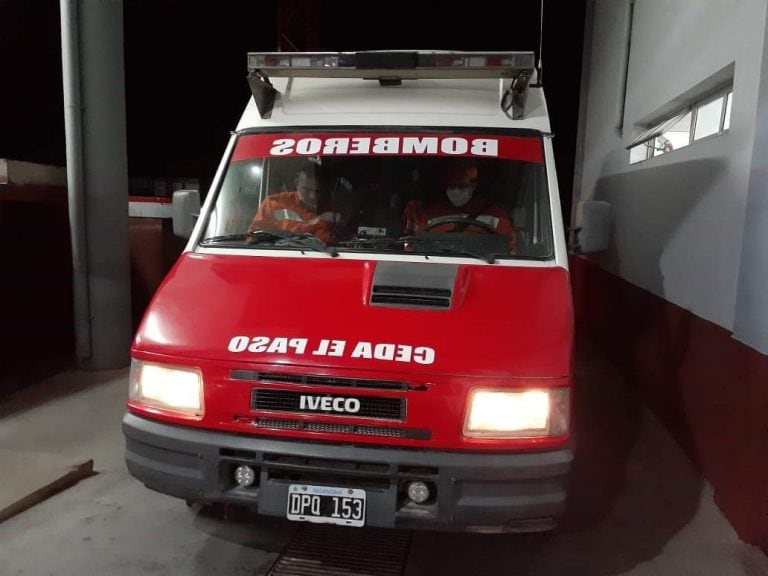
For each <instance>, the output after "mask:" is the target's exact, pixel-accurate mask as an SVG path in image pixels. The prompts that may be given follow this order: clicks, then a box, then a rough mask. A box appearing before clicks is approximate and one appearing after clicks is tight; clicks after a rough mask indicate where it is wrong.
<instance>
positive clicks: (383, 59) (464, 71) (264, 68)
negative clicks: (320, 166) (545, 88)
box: [248, 50, 536, 118]
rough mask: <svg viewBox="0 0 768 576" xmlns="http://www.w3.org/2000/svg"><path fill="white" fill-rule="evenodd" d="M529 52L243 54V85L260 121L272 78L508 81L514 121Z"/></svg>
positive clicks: (271, 97) (507, 102) (267, 108)
mask: <svg viewBox="0 0 768 576" xmlns="http://www.w3.org/2000/svg"><path fill="white" fill-rule="evenodd" d="M535 62H536V58H535V55H534V53H533V52H440V51H432V52H425V51H415V52H414V51H405V50H402V51H370V52H249V53H248V83H249V84H250V86H251V92H252V93H253V98H254V100H255V101H256V106H257V107H258V109H259V114H260V115H261V117H262V118H269V117H270V116H271V114H272V108H273V107H274V104H275V98H276V97H277V94H278V92H277V90H276V89H275V88H274V86H272V83H271V82H270V81H269V78H270V76H272V77H279V76H282V77H314V78H363V79H376V80H379V82H380V83H381V84H382V85H393V84H399V83H400V81H401V80H411V79H419V78H432V79H449V78H452V79H469V78H513V79H514V81H513V83H512V85H511V86H510V88H509V89H508V91H507V93H506V94H505V96H504V98H503V100H502V103H501V106H502V109H503V110H504V111H505V112H507V111H508V110H509V108H512V109H513V114H512V117H513V118H520V117H522V114H523V109H524V108H525V97H526V88H527V86H528V81H529V80H530V79H531V77H532V76H533V71H534V69H535Z"/></svg>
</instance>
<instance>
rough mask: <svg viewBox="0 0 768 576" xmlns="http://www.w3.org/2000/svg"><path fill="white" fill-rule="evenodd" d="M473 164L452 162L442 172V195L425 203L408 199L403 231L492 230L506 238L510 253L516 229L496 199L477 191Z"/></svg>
mask: <svg viewBox="0 0 768 576" xmlns="http://www.w3.org/2000/svg"><path fill="white" fill-rule="evenodd" d="M477 176H478V170H477V166H476V165H475V164H474V163H471V162H467V161H465V162H460V163H457V164H453V165H452V166H451V168H450V170H449V171H448V173H447V174H446V176H445V179H444V184H445V196H444V197H443V198H442V199H441V200H440V201H439V202H437V203H433V204H427V205H425V204H424V203H422V202H421V201H419V200H412V201H411V202H409V203H408V205H407V206H406V207H405V214H404V216H405V232H404V233H405V234H406V235H408V236H411V235H414V234H419V233H422V232H445V233H449V232H465V233H468V234H475V233H485V234H490V233H496V234H499V235H500V236H503V237H504V238H506V239H507V243H508V247H509V251H510V253H512V254H514V253H515V250H516V248H517V241H516V233H515V229H514V227H513V225H512V222H511V220H510V219H509V215H508V214H507V211H506V210H505V209H504V207H503V206H501V204H499V203H498V202H492V201H490V200H489V199H488V198H485V197H483V196H482V195H480V194H477V193H476V191H477Z"/></svg>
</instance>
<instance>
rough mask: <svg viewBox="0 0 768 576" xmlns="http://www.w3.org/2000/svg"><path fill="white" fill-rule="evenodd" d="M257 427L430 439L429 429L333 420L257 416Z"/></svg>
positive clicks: (255, 423) (253, 422)
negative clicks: (341, 422)
mask: <svg viewBox="0 0 768 576" xmlns="http://www.w3.org/2000/svg"><path fill="white" fill-rule="evenodd" d="M252 424H253V425H254V426H256V427H257V428H270V429H272V430H303V431H306V432H324V433H327V434H357V435H360V436H378V437H382V438H408V439H411V440H429V439H430V438H431V437H432V434H431V433H430V431H429V430H419V429H415V428H387V427H386V426H360V425H357V424H337V423H331V422H304V421H301V420H277V419H271V418H257V419H255V420H253V421H252Z"/></svg>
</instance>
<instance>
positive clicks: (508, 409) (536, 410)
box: [464, 388, 570, 438]
mask: <svg viewBox="0 0 768 576" xmlns="http://www.w3.org/2000/svg"><path fill="white" fill-rule="evenodd" d="M569 412H570V410H569V398H568V389H566V388H556V389H551V390H515V391H500V390H482V389H481V390H473V391H472V392H471V393H470V395H469V407H468V410H467V418H466V421H465V423H464V435H465V436H475V437H477V436H479V437H499V438H510V437H518V438H522V437H527V436H564V435H566V434H567V433H568V424H569Z"/></svg>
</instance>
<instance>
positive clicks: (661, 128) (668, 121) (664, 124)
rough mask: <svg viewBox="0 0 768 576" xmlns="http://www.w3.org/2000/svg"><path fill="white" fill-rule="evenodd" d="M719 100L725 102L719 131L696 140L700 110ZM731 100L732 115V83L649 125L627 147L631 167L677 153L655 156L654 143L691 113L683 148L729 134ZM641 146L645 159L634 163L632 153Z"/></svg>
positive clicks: (722, 107) (721, 108)
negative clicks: (727, 114)
mask: <svg viewBox="0 0 768 576" xmlns="http://www.w3.org/2000/svg"><path fill="white" fill-rule="evenodd" d="M719 98H722V100H723V102H722V105H721V106H720V122H719V125H718V130H717V131H716V132H714V133H712V134H707V135H706V136H701V137H699V138H696V137H695V135H696V124H697V121H698V114H699V109H700V108H702V107H703V106H706V105H708V104H711V103H712V102H714V101H716V100H718V99H719ZM729 98H730V102H731V110H730V113H731V115H732V114H733V83H732V82H731V83H729V84H727V85H725V86H720V87H719V88H717V89H715V90H712V91H710V92H707V93H706V94H705V95H703V96H701V97H700V98H697V99H696V100H694V101H692V102H690V103H689V104H686V105H685V106H683V107H682V108H678V109H677V110H675V112H674V113H672V114H668V115H666V116H665V117H664V118H663V119H662V120H659V121H657V122H654V123H652V124H650V125H648V126H647V127H646V128H645V129H644V130H643V131H642V132H641V133H640V134H638V135H637V136H636V137H635V138H634V139H633V140H632V141H631V142H630V143H629V145H628V146H627V147H626V148H627V150H628V151H629V157H628V161H629V165H630V166H634V165H635V164H640V163H641V162H645V161H647V160H650V159H651V158H658V157H661V156H666V155H667V154H669V153H670V152H675V150H670V151H668V152H664V153H662V154H655V151H656V146H655V145H654V141H655V140H656V138H658V137H659V136H662V135H663V134H664V132H665V131H668V130H669V128H671V127H672V126H674V125H676V124H677V123H678V122H679V121H680V120H682V119H683V118H685V116H686V115H687V114H688V113H689V112H690V114H691V126H690V129H689V132H688V143H687V144H686V145H685V146H683V148H686V147H688V146H691V145H692V144H693V143H694V142H701V141H702V140H707V139H709V138H713V137H715V136H720V135H721V134H724V133H726V132H729V131H730V129H731V126H730V116H726V112H727V111H728V102H729ZM726 118H727V119H728V120H729V123H728V126H727V127H726V126H725V122H726ZM673 120H674V121H673ZM665 128H666V130H665ZM640 146H644V147H645V157H644V158H641V159H638V160H635V161H634V162H633V161H632V151H633V150H634V149H635V148H638V147H640ZM678 149H679V148H678ZM676 150H677V149H676Z"/></svg>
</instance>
